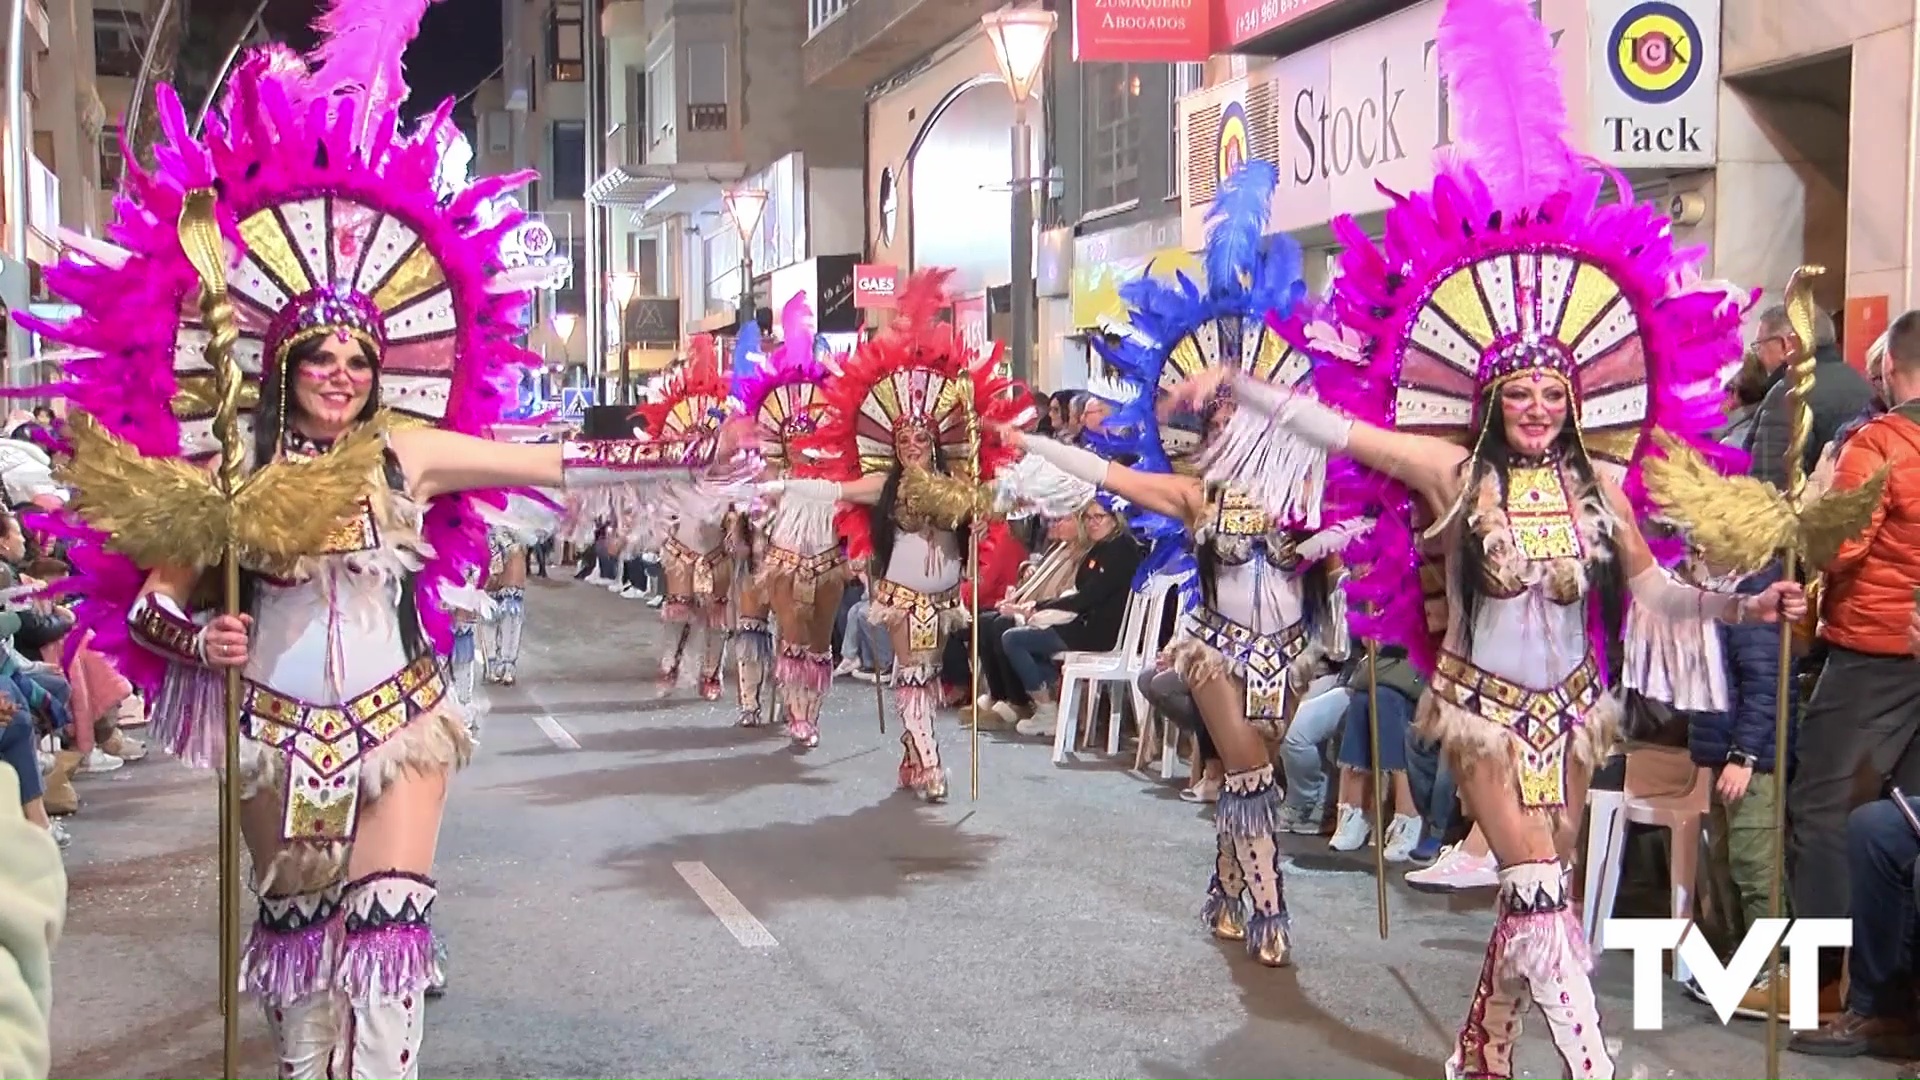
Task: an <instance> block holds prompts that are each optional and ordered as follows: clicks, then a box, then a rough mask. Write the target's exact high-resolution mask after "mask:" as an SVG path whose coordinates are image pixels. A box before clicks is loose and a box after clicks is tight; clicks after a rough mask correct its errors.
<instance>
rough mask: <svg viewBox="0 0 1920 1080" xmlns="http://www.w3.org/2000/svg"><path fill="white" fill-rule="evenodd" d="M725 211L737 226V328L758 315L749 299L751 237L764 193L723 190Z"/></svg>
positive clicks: (764, 201)
mask: <svg viewBox="0 0 1920 1080" xmlns="http://www.w3.org/2000/svg"><path fill="white" fill-rule="evenodd" d="M724 201H725V202H726V204H727V214H728V216H730V217H732V218H733V227H734V228H736V229H738V230H740V318H739V324H740V325H739V329H741V330H744V329H746V326H747V323H748V322H750V321H752V320H754V319H756V318H758V317H759V314H760V313H759V312H758V311H757V310H755V306H754V303H753V238H754V236H755V235H756V234H758V233H759V231H760V217H761V215H763V214H765V213H766V212H767V193H766V192H764V191H762V190H760V189H759V188H734V189H733V190H731V191H729V192H727V193H726V195H725V196H724Z"/></svg>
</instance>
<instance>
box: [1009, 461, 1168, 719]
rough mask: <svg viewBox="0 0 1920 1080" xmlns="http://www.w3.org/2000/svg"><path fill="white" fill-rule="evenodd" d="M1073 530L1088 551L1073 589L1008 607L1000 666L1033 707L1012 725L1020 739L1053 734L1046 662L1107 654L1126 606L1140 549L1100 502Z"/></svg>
mask: <svg viewBox="0 0 1920 1080" xmlns="http://www.w3.org/2000/svg"><path fill="white" fill-rule="evenodd" d="M1080 523H1081V528H1083V529H1084V530H1085V531H1086V536H1087V539H1088V540H1089V541H1091V542H1092V546H1091V547H1089V548H1088V549H1087V553H1086V555H1085V556H1084V557H1082V558H1081V560H1080V562H1079V565H1078V567H1077V568H1076V569H1075V571H1074V575H1073V588H1072V589H1071V590H1069V591H1068V592H1066V593H1064V594H1062V595H1061V596H1060V597H1059V598H1058V599H1054V600H1046V601H1042V602H1039V603H1024V604H1015V605H1012V606H1010V608H1009V609H1008V615H1009V617H1010V618H1013V619H1014V620H1016V621H1017V622H1018V623H1019V624H1020V625H1018V626H1015V627H1013V628H1012V629H1010V630H1008V631H1007V632H1006V633H1005V634H1003V635H1002V636H1001V638H1000V646H1001V649H1002V650H1003V651H1004V652H1005V653H1006V657H1007V666H1008V667H1009V668H1010V669H1011V670H1012V673H1013V676H1014V679H1015V680H1016V681H1017V683H1018V685H1019V687H1020V689H1021V690H1023V691H1025V692H1026V695H1027V698H1028V700H1030V701H1032V702H1033V706H1034V708H1033V715H1031V716H1029V717H1027V718H1026V719H1025V720H1022V721H1020V722H1019V724H1017V725H1016V730H1018V731H1019V732H1020V734H1022V735H1028V736H1037V735H1052V734H1053V730H1054V727H1055V724H1056V718H1055V716H1054V708H1053V705H1054V700H1053V691H1052V686H1053V680H1054V673H1053V658H1054V657H1055V656H1057V655H1058V654H1060V653H1063V652H1068V651H1074V652H1108V651H1111V650H1112V649H1113V647H1114V645H1115V644H1116V643H1117V642H1118V640H1119V637H1120V628H1121V627H1122V626H1123V625H1125V623H1126V619H1127V604H1128V603H1129V602H1130V601H1131V600H1132V599H1133V575H1134V572H1135V571H1136V570H1138V569H1139V568H1140V545H1139V543H1138V542H1137V541H1135V540H1134V538H1133V533H1131V532H1129V531H1128V530H1127V527H1126V524H1125V523H1124V522H1123V521H1121V520H1120V517H1119V514H1118V505H1117V504H1116V503H1115V501H1114V500H1113V499H1112V498H1111V497H1110V496H1107V495H1101V496H1100V497H1098V498H1097V499H1096V500H1095V501H1094V502H1093V503H1090V504H1089V505H1088V506H1087V507H1086V508H1085V509H1084V510H1082V511H1081V513H1080Z"/></svg>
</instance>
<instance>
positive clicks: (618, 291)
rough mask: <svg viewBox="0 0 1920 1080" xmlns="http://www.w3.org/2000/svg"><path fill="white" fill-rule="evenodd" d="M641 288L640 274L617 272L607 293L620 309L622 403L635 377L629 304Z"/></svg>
mask: <svg viewBox="0 0 1920 1080" xmlns="http://www.w3.org/2000/svg"><path fill="white" fill-rule="evenodd" d="M639 288H640V275H638V274H626V273H622V274H615V275H613V280H612V282H611V283H610V284H609V285H608V288H607V294H608V295H609V296H611V297H612V298H613V306H614V307H616V308H619V309H620V404H622V405H625V404H626V403H627V387H628V386H629V385H630V384H631V382H632V379H633V357H632V356H631V355H630V354H629V352H628V349H627V305H629V304H631V303H633V294H634V292H635V291H637V290H638V289H639Z"/></svg>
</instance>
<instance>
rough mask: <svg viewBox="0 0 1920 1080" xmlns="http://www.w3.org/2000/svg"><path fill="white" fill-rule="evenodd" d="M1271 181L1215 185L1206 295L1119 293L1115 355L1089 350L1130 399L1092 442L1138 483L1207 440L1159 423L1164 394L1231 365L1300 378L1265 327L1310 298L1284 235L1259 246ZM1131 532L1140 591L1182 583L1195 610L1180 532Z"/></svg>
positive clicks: (1144, 517) (1150, 527)
mask: <svg viewBox="0 0 1920 1080" xmlns="http://www.w3.org/2000/svg"><path fill="white" fill-rule="evenodd" d="M1278 181H1279V174H1278V172H1277V171H1276V170H1275V168H1274V166H1273V165H1272V164H1271V163H1270V162H1265V161H1249V162H1247V163H1245V164H1244V165H1242V166H1240V168H1239V169H1238V170H1236V171H1235V172H1234V174H1233V175H1232V176H1231V177H1228V178H1227V181H1226V182H1225V183H1224V184H1222V185H1221V187H1220V194H1219V196H1218V197H1217V198H1216V199H1215V200H1214V203H1213V208H1212V209H1211V210H1210V211H1209V212H1208V215H1207V242H1206V249H1205V252H1204V254H1203V256H1202V259H1201V265H1202V267H1203V268H1204V269H1205V271H1206V278H1207V283H1206V287H1205V288H1202V287H1201V286H1199V285H1197V284H1195V283H1194V281H1193V280H1192V279H1191V278H1189V277H1188V276H1187V275H1186V274H1184V273H1177V274H1175V275H1174V280H1173V281H1171V282H1169V281H1165V280H1161V279H1155V278H1153V277H1150V276H1142V277H1140V278H1138V279H1136V280H1133V281H1129V282H1127V283H1125V284H1123V285H1121V286H1120V298H1121V299H1122V300H1123V301H1125V302H1126V304H1127V308H1128V320H1127V325H1126V326H1125V327H1122V328H1116V334H1115V337H1116V339H1117V341H1116V343H1114V344H1108V343H1107V342H1106V341H1104V340H1101V339H1098V338H1096V339H1094V348H1095V350H1096V351H1098V352H1099V354H1100V357H1101V358H1102V359H1103V360H1105V361H1106V362H1107V364H1108V365H1110V366H1111V367H1112V368H1113V370H1114V372H1115V374H1116V375H1117V376H1118V378H1119V379H1120V380H1122V381H1123V382H1124V383H1126V384H1128V385H1129V386H1130V387H1131V388H1132V389H1133V391H1134V392H1133V393H1132V394H1131V400H1127V401H1118V402H1116V404H1117V405H1118V406H1119V408H1118V409H1117V410H1116V411H1115V413H1114V414H1113V415H1112V416H1111V417H1109V418H1108V419H1107V422H1106V424H1105V425H1104V427H1105V430H1104V431H1100V432H1089V433H1088V435H1087V441H1088V443H1089V444H1090V445H1091V446H1092V447H1093V448H1094V449H1095V450H1096V451H1098V452H1099V453H1100V454H1101V455H1102V456H1105V457H1108V458H1114V459H1121V460H1125V459H1127V458H1131V459H1132V460H1133V461H1134V466H1133V467H1134V468H1137V469H1141V470H1143V471H1146V472H1162V473H1170V472H1174V471H1175V470H1176V469H1177V468H1180V467H1182V466H1185V465H1186V464H1188V459H1189V458H1191V457H1192V456H1193V454H1194V452H1195V451H1197V450H1198V449H1199V446H1200V443H1201V440H1202V438H1203V437H1204V423H1205V420H1204V418H1202V417H1170V418H1168V421H1167V422H1165V423H1163V422H1162V420H1161V418H1160V414H1159V408H1158V406H1159V403H1160V402H1161V400H1162V399H1163V398H1164V395H1165V393H1166V392H1167V391H1170V390H1172V389H1173V388H1174V387H1175V386H1178V385H1179V384H1180V383H1182V382H1184V381H1186V380H1187V379H1189V378H1191V377H1192V376H1194V375H1196V374H1198V373H1199V372H1200V371H1202V370H1204V369H1206V368H1209V367H1213V366H1215V365H1219V364H1232V365H1234V366H1236V367H1240V368H1243V369H1246V370H1249V371H1251V372H1253V373H1255V374H1257V375H1259V376H1260V377H1262V378H1268V379H1271V378H1276V377H1279V378H1285V379H1288V380H1289V381H1291V380H1295V379H1297V378H1298V377H1299V376H1300V375H1302V374H1304V372H1305V366H1306V358H1305V356H1304V355H1303V354H1300V353H1298V352H1294V351H1293V350H1291V349H1289V347H1288V345H1287V343H1286V342H1285V341H1284V340H1282V339H1281V337H1280V335H1279V334H1278V333H1277V332H1275V331H1274V330H1273V329H1272V328H1271V327H1270V326H1269V325H1268V318H1267V316H1268V315H1269V314H1270V313H1276V312H1277V313H1278V314H1279V315H1281V316H1285V315H1286V314H1287V313H1288V312H1289V311H1291V310H1292V309H1293V308H1294V306H1295V305H1296V304H1298V303H1299V302H1300V301H1301V300H1303V299H1304V298H1305V296H1306V286H1305V285H1304V284H1303V283H1302V282H1301V280H1300V248H1299V245H1297V244H1295V243H1294V242H1293V241H1292V240H1291V239H1290V238H1289V237H1287V236H1286V235H1284V234H1279V235H1274V236H1268V235H1267V234H1266V229H1267V213H1268V208H1269V207H1270V206H1271V204H1272V202H1273V193H1274V189H1275V187H1276V186H1277V184H1278ZM1295 367H1298V368H1299V369H1300V370H1299V371H1297V372H1296V371H1294V370H1293V368H1295ZM1116 396H1125V395H1116ZM1130 524H1131V525H1132V527H1133V529H1134V532H1135V533H1136V534H1137V535H1139V536H1140V537H1141V539H1142V540H1143V541H1144V542H1145V543H1146V544H1147V545H1148V548H1149V550H1148V554H1147V557H1146V558H1145V559H1144V560H1142V562H1141V566H1140V573H1139V577H1138V579H1137V582H1136V583H1144V582H1145V581H1146V579H1147V578H1148V577H1150V576H1152V575H1154V574H1170V575H1173V576H1176V577H1180V578H1182V580H1183V585H1182V598H1183V600H1184V602H1185V603H1187V604H1189V605H1191V604H1192V603H1194V602H1196V601H1197V600H1198V597H1199V589H1198V580H1199V579H1198V575H1197V573H1196V571H1197V569H1198V567H1197V565H1196V564H1195V562H1194V558H1193V552H1192V547H1193V538H1192V536H1191V535H1189V533H1188V530H1187V525H1186V523H1185V522H1183V521H1178V520H1175V519H1173V518H1169V517H1166V516H1164V515H1161V514H1151V513H1147V512H1145V511H1138V510H1136V512H1135V513H1134V515H1133V518H1132V520H1131V522H1130Z"/></svg>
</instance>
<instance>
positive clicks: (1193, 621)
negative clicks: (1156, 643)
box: [1187, 607, 1307, 721]
mask: <svg viewBox="0 0 1920 1080" xmlns="http://www.w3.org/2000/svg"><path fill="white" fill-rule="evenodd" d="M1188 619H1189V621H1188V624H1187V632H1188V633H1190V634H1192V635H1193V636H1194V637H1195V638H1196V639H1198V640H1199V641H1201V642H1202V643H1204V644H1206V645H1208V646H1209V647H1211V648H1213V649H1215V650H1217V651H1218V652H1219V653H1220V655H1221V657H1222V658H1224V659H1225V660H1226V661H1227V666H1228V667H1229V668H1230V669H1231V670H1232V671H1233V673H1234V674H1235V675H1238V676H1240V677H1241V678H1242V679H1244V680H1246V684H1247V702H1246V704H1247V719H1249V720H1276V721H1277V720H1285V719H1286V717H1287V701H1288V699H1289V697H1290V696H1291V694H1292V690H1293V679H1292V671H1293V664H1294V661H1296V660H1298V659H1300V657H1301V656H1302V655H1304V654H1305V653H1306V651H1307V624H1306V622H1305V620H1302V621H1300V622H1297V623H1294V624H1293V625H1292V626H1289V627H1287V628H1286V629H1284V630H1281V631H1278V632H1276V633H1271V634H1262V633H1260V632H1259V631H1257V630H1255V629H1253V628H1252V627H1249V626H1242V625H1240V624H1239V623H1237V622H1234V621H1233V620H1232V619H1229V618H1227V617H1226V616H1225V615H1222V614H1220V613H1219V612H1217V611H1214V610H1213V609H1212V608H1205V607H1202V608H1196V609H1195V610H1194V611H1193V612H1192V613H1191V614H1190V615H1189V616H1188Z"/></svg>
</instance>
